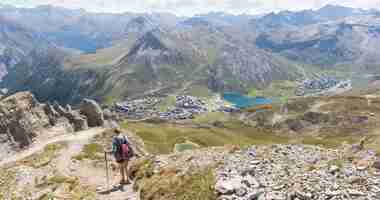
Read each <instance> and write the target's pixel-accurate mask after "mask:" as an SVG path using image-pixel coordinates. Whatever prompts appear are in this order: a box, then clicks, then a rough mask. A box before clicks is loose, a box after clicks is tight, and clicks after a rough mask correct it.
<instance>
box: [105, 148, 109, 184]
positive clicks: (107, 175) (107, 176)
mask: <svg viewBox="0 0 380 200" xmlns="http://www.w3.org/2000/svg"><path fill="white" fill-rule="evenodd" d="M104 160H105V161H106V179H107V191H109V190H110V176H109V173H108V160H107V152H104Z"/></svg>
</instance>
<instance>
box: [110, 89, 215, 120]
mask: <svg viewBox="0 0 380 200" xmlns="http://www.w3.org/2000/svg"><path fill="white" fill-rule="evenodd" d="M161 101H162V99H160V98H145V99H138V100H131V101H125V102H121V103H116V105H115V107H116V110H117V111H118V112H121V113H123V114H125V115H126V117H128V118H132V119H144V118H148V117H158V118H160V119H165V120H184V119H191V118H193V117H194V115H196V114H201V113H204V112H207V111H208V109H207V105H206V103H205V102H204V101H202V100H201V99H199V98H197V97H193V96H184V95H181V96H176V97H175V104H174V105H172V106H170V107H168V108H166V110H168V111H165V112H160V111H159V110H158V108H157V105H158V104H159V103H160V102H161Z"/></svg>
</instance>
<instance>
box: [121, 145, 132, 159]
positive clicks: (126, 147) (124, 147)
mask: <svg viewBox="0 0 380 200" xmlns="http://www.w3.org/2000/svg"><path fill="white" fill-rule="evenodd" d="M129 154H130V148H129V145H128V144H126V143H124V144H121V158H122V159H123V160H128V159H129Z"/></svg>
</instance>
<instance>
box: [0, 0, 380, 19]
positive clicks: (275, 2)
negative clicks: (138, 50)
mask: <svg viewBox="0 0 380 200" xmlns="http://www.w3.org/2000/svg"><path fill="white" fill-rule="evenodd" d="M0 2H1V3H3V4H11V5H15V6H19V7H33V6H36V5H46V4H51V5H56V6H63V7H67V8H84V9H86V10H88V11H95V12H125V11H130V12H171V13H175V14H177V15H188V16H189V15H194V14H199V13H206V12H211V11H224V12H229V13H234V14H242V13H248V14H259V13H265V12H271V11H279V10H301V9H315V8H319V7H322V6H323V5H326V4H336V5H344V6H350V7H360V8H378V9H380V0H1V1H0Z"/></svg>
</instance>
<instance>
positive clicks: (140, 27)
mask: <svg viewBox="0 0 380 200" xmlns="http://www.w3.org/2000/svg"><path fill="white" fill-rule="evenodd" d="M155 27H156V25H155V24H154V22H153V21H152V20H151V19H149V18H148V17H146V16H138V17H136V18H133V19H132V20H131V21H129V22H128V24H127V25H126V28H125V30H124V32H125V33H127V34H128V33H146V32H149V31H151V30H153V29H154V28H155Z"/></svg>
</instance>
